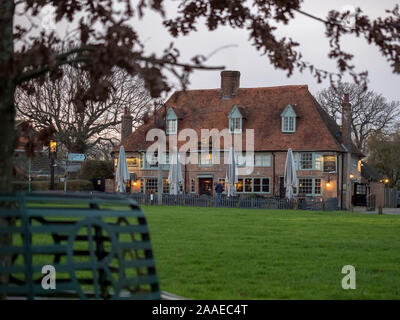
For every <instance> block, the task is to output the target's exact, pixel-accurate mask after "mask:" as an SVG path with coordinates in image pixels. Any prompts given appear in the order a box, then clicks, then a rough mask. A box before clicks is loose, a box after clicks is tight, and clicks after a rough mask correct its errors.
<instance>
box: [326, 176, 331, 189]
mask: <svg viewBox="0 0 400 320" xmlns="http://www.w3.org/2000/svg"><path fill="white" fill-rule="evenodd" d="M330 186H331V179H330V178H328V181H327V182H326V187H327V188H329V187H330Z"/></svg>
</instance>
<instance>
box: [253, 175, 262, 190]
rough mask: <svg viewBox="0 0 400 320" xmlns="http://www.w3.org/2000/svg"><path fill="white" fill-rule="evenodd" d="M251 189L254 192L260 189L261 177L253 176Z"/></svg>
mask: <svg viewBox="0 0 400 320" xmlns="http://www.w3.org/2000/svg"><path fill="white" fill-rule="evenodd" d="M253 183H254V186H253V191H254V192H260V191H261V179H260V178H254V179H253Z"/></svg>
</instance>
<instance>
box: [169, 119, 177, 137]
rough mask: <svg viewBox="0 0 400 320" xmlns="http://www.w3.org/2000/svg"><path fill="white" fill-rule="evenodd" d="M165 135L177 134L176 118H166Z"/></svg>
mask: <svg viewBox="0 0 400 320" xmlns="http://www.w3.org/2000/svg"><path fill="white" fill-rule="evenodd" d="M166 132H167V135H171V134H177V132H178V119H168V120H167V130H166Z"/></svg>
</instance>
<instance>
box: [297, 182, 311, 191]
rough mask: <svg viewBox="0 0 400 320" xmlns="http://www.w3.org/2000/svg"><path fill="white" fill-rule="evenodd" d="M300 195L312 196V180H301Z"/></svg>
mask: <svg viewBox="0 0 400 320" xmlns="http://www.w3.org/2000/svg"><path fill="white" fill-rule="evenodd" d="M299 193H300V194H312V179H299Z"/></svg>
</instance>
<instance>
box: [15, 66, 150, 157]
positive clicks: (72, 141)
mask: <svg viewBox="0 0 400 320" xmlns="http://www.w3.org/2000/svg"><path fill="white" fill-rule="evenodd" d="M107 80H108V81H109V82H110V83H112V87H111V89H110V94H109V95H108V97H107V99H106V100H104V101H102V100H100V101H96V100H86V99H84V97H83V96H84V95H85V94H87V91H88V90H89V88H90V83H89V77H88V75H87V73H86V72H85V71H83V70H79V69H75V68H72V67H68V66H66V67H64V68H63V74H62V76H61V77H60V78H58V79H55V80H53V79H51V78H49V77H46V78H45V80H44V81H38V80H31V81H30V82H29V83H28V85H27V86H24V87H20V88H18V89H17V91H16V96H15V105H16V108H17V115H18V116H19V118H22V119H25V120H29V121H31V122H32V124H33V126H34V127H35V129H37V130H40V129H44V128H47V127H50V126H51V127H54V128H55V134H54V137H55V138H56V139H57V141H58V142H60V143H61V144H62V145H63V146H65V149H66V151H68V152H78V153H88V152H89V153H93V154H94V153H97V152H98V151H99V150H103V151H105V150H107V149H110V148H112V146H114V145H115V144H117V143H118V140H119V134H118V133H119V132H120V124H121V115H122V114H123V112H124V109H125V108H127V109H128V110H129V111H130V113H131V115H132V116H133V125H134V126H138V125H140V124H141V121H142V119H143V116H144V115H145V114H147V113H148V112H149V111H150V108H151V107H152V106H153V102H152V101H153V100H152V98H151V97H150V95H149V93H148V91H147V90H146V89H145V87H144V82H143V80H142V79H140V78H139V77H138V76H130V75H129V74H127V73H126V72H124V71H122V70H118V71H116V72H114V73H113V74H112V75H111V76H109V77H107ZM32 89H33V93H32V92H31V90H32Z"/></svg>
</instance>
